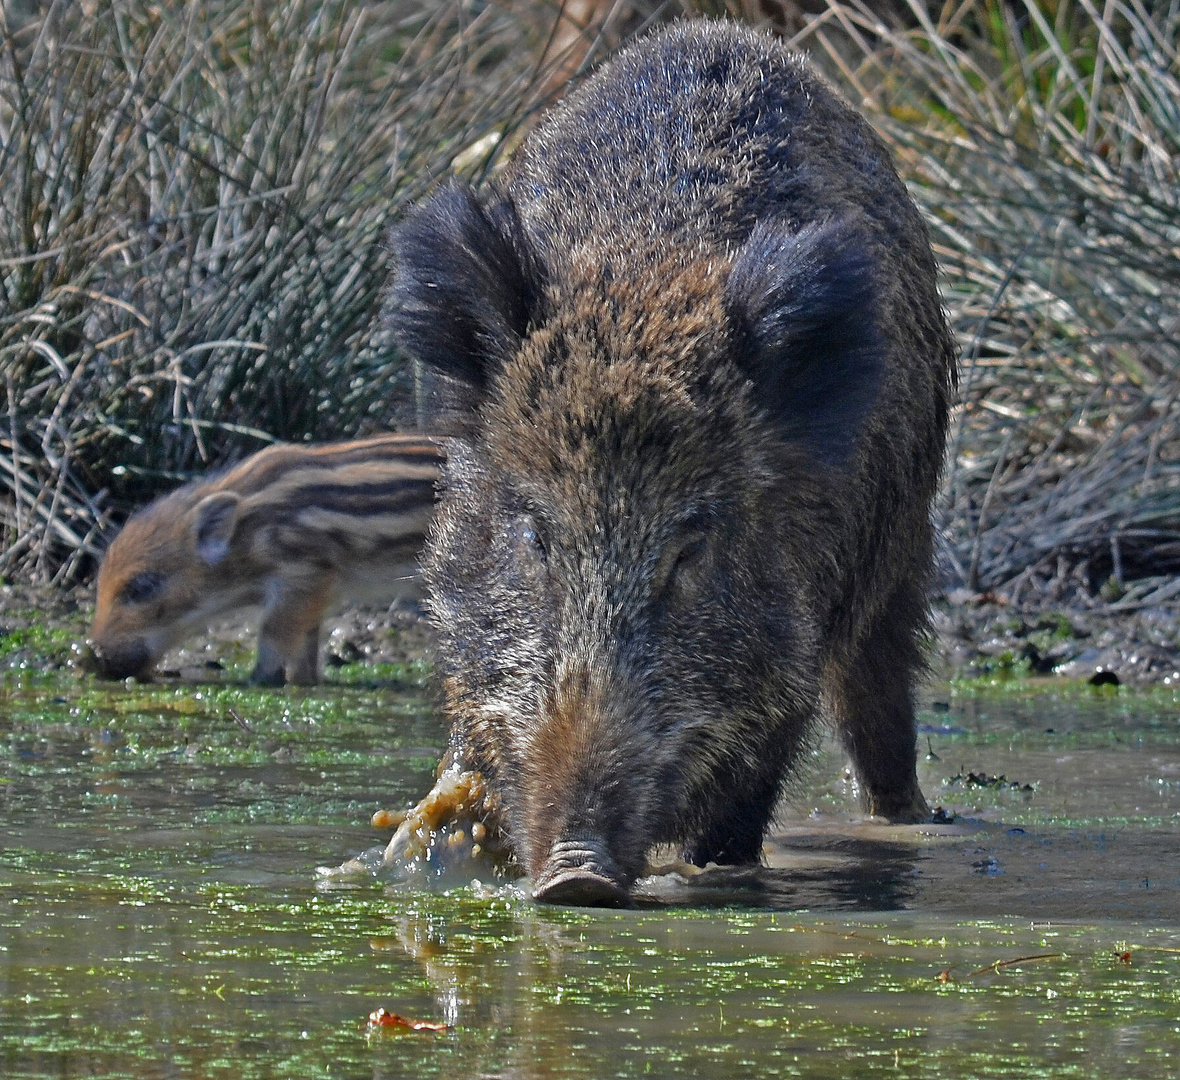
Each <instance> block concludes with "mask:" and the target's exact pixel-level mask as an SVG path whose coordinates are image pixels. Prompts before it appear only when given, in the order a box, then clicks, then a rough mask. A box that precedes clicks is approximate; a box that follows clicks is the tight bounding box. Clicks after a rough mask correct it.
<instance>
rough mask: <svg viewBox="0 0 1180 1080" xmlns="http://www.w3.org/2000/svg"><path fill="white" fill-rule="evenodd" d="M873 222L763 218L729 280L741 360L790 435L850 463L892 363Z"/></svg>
mask: <svg viewBox="0 0 1180 1080" xmlns="http://www.w3.org/2000/svg"><path fill="white" fill-rule="evenodd" d="M878 272H879V270H878V267H877V265H876V263H875V261H874V259H873V257H872V254H871V249H870V243H869V239H868V236H867V235H866V233H865V231H864V227H863V226H862V225H860V224H859V223H857V222H856V221H854V220H849V219H836V220H830V221H827V222H823V223H820V224H813V225H807V226H805V227H804V228H802V229H798V230H796V231H791V230H790V229H789V228H788V227H787V226H786V224H785V223H783V222H777V221H775V222H765V221H764V222H760V223H759V224H758V225H757V226H756V228H755V229H754V232H753V235H751V237H750V239H749V241H747V243H746V245H745V247H744V248H743V249H742V250H741V252H739V254H738V256H737V258H736V260H735V261H734V264H733V266H732V268H731V269H730V273H729V279H728V282H727V286H726V291H727V300H728V304H729V309H730V314H731V317H732V319H733V320H734V322H735V324H736V326H737V329H738V334H739V340H740V345H739V348H740V349H741V363H742V366H743V367H744V369H745V371H746V373H747V374H748V375H749V377H750V379H751V380H752V381H753V383H754V385H755V387H756V388H757V399H758V401H759V402H760V403H761V404H762V405H763V406H764V407H765V408H766V409H767V411H768V412H769V414H770V417H771V419H772V420H773V421H774V422H775V423H776V424H778V425H779V427H780V428H781V429H782V430H783V432H784V434H785V435H786V436H787V437H788V438H790V439H793V440H798V441H799V442H801V443H803V444H804V445H805V446H806V447H807V449H808V450H810V451H811V452H812V453H814V454H815V455H816V456H817V457H819V458H821V459H822V460H824V461H826V462H828V463H830V464H833V465H840V464H843V463H844V462H845V461H846V460H847V458H848V455H849V454H850V453H851V452H852V448H853V445H854V443H855V440H856V433H857V431H858V430H859V427H860V425H861V423H862V421H863V420H864V418H865V416H866V414H867V413H868V412H869V410H870V409H871V408H872V405H873V402H874V401H875V400H876V396H877V391H878V387H879V385H880V382H881V377H882V374H883V372H884V365H885V362H886V342H885V339H884V336H883V335H882V333H881V329H880V326H879V322H878V301H877V289H876V287H875V276H876V274H877V273H878Z"/></svg>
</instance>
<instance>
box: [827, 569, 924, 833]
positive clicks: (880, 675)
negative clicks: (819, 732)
mask: <svg viewBox="0 0 1180 1080" xmlns="http://www.w3.org/2000/svg"><path fill="white" fill-rule="evenodd" d="M925 620H926V604H925V599H924V598H923V595H922V591H921V589H920V588H919V587H918V586H917V585H909V584H907V585H902V586H900V587H899V588H898V589H897V591H896V592H895V593H894V594H893V596H892V598H891V599H890V601H889V603H887V604H886V605H885V607H884V608H883V609H882V611H881V612H880V614H879V615H878V617H877V619H876V620H875V621H874V623H873V625H872V627H871V628H870V630H869V632H868V633H867V634H866V635H865V636H864V638H863V639H862V641H861V642H860V644H859V645H858V647H857V648H856V650H855V652H854V653H853V657H852V662H851V663H850V664H848V665H847V667H844V666H843V665H841V667H840V669H839V670H837V671H835V672H830V673H829V676H830V678H829V696H830V702H831V706H832V710H833V713H834V718H835V721H836V728H837V731H838V732H839V735H840V739H841V742H842V743H843V744H844V749H845V750H846V751H847V753H848V755H849V757H850V758H851V759H852V767H853V769H854V770H855V772H856V777H857V780H858V781H859V783H860V788H861V805H862V806H863V808H864V809H865V810H866V811H867V812H868V813H870V814H876V815H879V816H881V817H885V818H888V819H889V820H890V821H893V822H899V823H910V822H916V821H926V820H928V819H929V817H930V807H929V806H928V805H927V803H926V799H925V797H924V796H923V795H922V790H921V788H919V787H918V774H917V764H916V759H917V724H916V721H915V719H914V703H913V698H912V696H911V693H912V692H911V687H912V685H913V680H914V677H915V675H916V674H917V673H918V672H919V671H920V670H921V669H922V667H923V659H922V651H921V645H920V640H921V639H920V633H921V629H922V627H923V626H924V625H925Z"/></svg>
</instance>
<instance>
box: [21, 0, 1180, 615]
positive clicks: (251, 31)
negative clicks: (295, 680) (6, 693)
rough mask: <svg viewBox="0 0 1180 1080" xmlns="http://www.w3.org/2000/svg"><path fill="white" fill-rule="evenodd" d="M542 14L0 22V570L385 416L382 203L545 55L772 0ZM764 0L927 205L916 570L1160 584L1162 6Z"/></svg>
mask: <svg viewBox="0 0 1180 1080" xmlns="http://www.w3.org/2000/svg"><path fill="white" fill-rule="evenodd" d="M29 6H31V5H26V7H29ZM575 6H576V7H577V11H576V12H575V14H577V18H578V22H579V23H582V24H585V25H586V26H587V27H588V29H587V30H585V31H584V32H583V33H581V34H579V33H575V32H572V31H571V30H570V26H569V21H568V20H566V21H564V22H562V21H560V19H559V16H560V15H561V10H560V5H558V4H546V3H542V2H540V0H537V2H529V3H513V4H509V3H507V2H504V3H481V2H475V0H455V2H448V3H441V4H438V3H426V2H422V3H417V2H408V0H402V2H393V3H369V4H360V5H357V4H346V3H343V2H342V0H335V2H332V0H330V2H328V3H318V2H316V3H313V2H311V0H283V2H281V3H276V4H267V5H258V4H251V3H246V2H245V0H222V2H220V3H217V4H211V5H181V4H164V5H159V4H153V3H149V2H147V0H90V2H89V3H83V4H66V3H54V4H52V5H49V7H48V10H47V11H45V12H42V15H43V16H44V17H39V18H32V19H31V20H30V21H29V22H28V23H26V24H25V25H23V27H18V26H16V25H10V26H9V27H8V29H7V31H6V32H5V36H4V39H3V42H2V43H0V175H2V176H3V178H4V182H3V184H0V370H2V371H3V375H4V384H5V385H4V391H5V394H6V400H5V410H4V411H5V413H6V415H5V416H3V417H0V491H2V492H3V498H4V518H3V524H4V534H3V545H2V554H0V573H3V574H5V575H6V576H9V577H11V576H14V575H15V576H17V577H21V578H25V579H41V580H47V579H54V580H57V581H59V582H67V581H72V580H77V579H79V578H80V577H84V576H85V575H86V574H87V573H88V572H89V570H90V568H91V560H90V558H89V556H90V555H91V554H93V552H94V551H95V550H96V549H97V547H98V545H99V537H100V535H101V533H102V530H103V529H104V528H105V527H106V526H107V525H108V524H109V522H110V521H111V519H112V518H113V517H114V518H117V517H118V516H119V515H120V514H121V513H122V512H123V511H124V510H125V509H126V507H128V506H129V505H131V504H132V503H134V502H136V501H141V500H142V499H144V498H146V497H148V496H149V495H151V494H154V493H156V492H157V491H159V490H161V489H162V488H163V487H166V486H169V485H170V484H171V483H173V482H175V479H176V478H180V477H188V476H190V475H191V474H193V473H194V472H201V471H204V470H205V469H207V468H210V467H214V466H217V465H219V464H221V463H223V462H226V461H228V460H231V459H233V458H235V457H239V456H241V455H242V454H244V453H246V452H249V451H251V450H254V449H257V448H258V447H259V446H260V445H261V444H262V443H263V442H264V441H265V440H268V439H276V438H278V439H324V438H335V437H345V436H348V435H351V434H354V433H358V432H364V431H371V430H378V429H381V428H383V427H386V426H388V425H390V424H392V423H394V422H396V419H397V415H398V408H399V405H398V402H399V401H400V402H402V403H405V402H407V401H412V397H413V394H412V386H410V385H408V384H409V382H410V378H409V373H408V372H407V371H406V370H405V369H404V368H403V366H402V365H401V363H400V362H399V359H398V357H397V355H396V353H395V352H394V350H393V349H392V347H391V345H390V344H389V343H388V342H387V341H385V340H383V338H382V337H381V335H380V334H379V333H377V332H376V331H375V326H374V314H375V311H376V308H377V303H376V297H377V294H378V292H379V290H380V288H381V285H382V281H383V265H382V264H383V255H382V251H381V243H380V237H381V232H382V229H383V227H384V225H385V224H386V222H387V221H388V220H389V218H390V217H391V215H393V214H396V213H397V211H398V209H399V207H401V206H404V205H405V204H406V203H407V202H410V201H413V200H414V199H416V198H418V197H420V196H421V194H422V193H423V192H425V191H426V189H427V188H429V187H430V185H431V184H433V183H434V182H435V181H436V180H437V179H438V178H439V177H440V176H441V175H443V174H444V173H445V171H446V170H447V169H448V168H449V167H450V166H451V164H452V161H453V159H454V158H455V156H456V154H459V153H460V152H461V151H464V150H465V149H468V148H471V147H473V146H474V147H475V150H474V151H469V152H468V153H466V154H465V155H464V156H463V157H461V158H460V165H461V167H462V168H464V169H465V170H467V171H469V172H471V173H474V174H477V175H478V174H479V173H480V172H481V171H482V170H484V169H486V168H487V167H489V165H490V164H491V162H492V161H493V159H494V157H495V155H496V153H497V148H500V149H502V148H503V147H505V146H507V145H510V144H511V141H512V134H513V132H514V131H515V130H516V128H517V127H518V126H519V124H520V123H521V122H522V120H524V119H526V118H527V116H528V115H529V114H530V111H532V110H534V109H535V108H536V107H537V105H538V103H539V102H540V101H541V100H542V99H543V98H544V96H545V95H546V94H548V93H551V92H552V91H553V88H554V86H555V85H556V81H555V79H554V76H553V72H556V71H560V72H563V73H564V72H566V71H572V70H574V69H575V68H577V66H578V65H579V64H580V63H581V62H582V60H583V59H584V58H585V57H587V56H594V57H595V58H600V56H601V54H602V52H603V51H605V44H613V43H614V40H615V39H616V38H618V37H620V36H622V34H623V33H624V32H625V31H630V30H632V29H640V28H642V27H643V26H644V25H646V24H648V23H649V22H650V21H652V20H653V19H658V18H664V17H668V16H669V15H672V14H677V13H680V12H682V11H684V10H689V11H700V10H707V12H708V13H711V14H716V13H719V12H721V11H722V10H731V13H735V14H739V15H746V16H750V14H751V11H753V9H754V8H757V11H758V12H759V13H761V14H762V15H770V16H771V17H772V18H773V17H774V11H771V10H770V9H771V8H773V7H774V5H769V6H768V5H766V4H761V5H758V4H755V5H751V4H750V3H749V2H747V0H733V2H732V3H725V2H722V0H717V2H710V3H704V2H699V3H687V2H686V3H683V4H681V3H669V4H658V3H646V4H644V3H639V2H638V0H637V2H636V3H632V4H618V3H603V4H598V5H595V4H580V5H575ZM782 6H783V5H779V7H782ZM787 6H788V7H790V8H791V13H790V19H789V20H780V25H781V26H782V27H784V28H786V29H787V30H788V32H790V33H791V34H793V36H794V40H795V41H796V43H797V44H799V45H800V46H801V47H803V48H805V49H807V50H808V51H809V52H810V53H811V54H812V55H813V56H814V57H815V58H816V59H817V60H818V61H819V62H820V63H821V64H822V65H823V66H824V67H825V68H826V69H827V70H828V71H829V72H830V73H831V74H832V75H833V78H834V79H836V80H837V81H838V82H839V83H840V84H841V86H842V88H843V90H844V92H845V93H846V94H847V95H848V96H849V97H850V98H851V99H852V100H853V101H855V102H856V103H857V104H859V105H860V106H861V107H862V108H863V109H864V110H865V111H866V112H867V113H868V114H869V116H870V118H871V119H872V121H873V123H874V124H875V126H876V127H877V128H878V130H879V131H881V132H882V133H883V134H884V135H885V136H886V138H887V139H888V140H889V141H890V142H891V144H892V146H893V148H894V150H895V153H896V155H897V158H898V161H899V165H900V167H901V170H902V172H903V174H904V175H905V176H906V178H907V180H908V181H909V182H910V184H911V188H912V190H913V191H914V193H915V195H916V196H917V197H918V199H919V200H920V201H921V202H922V204H923V205H924V207H925V208H926V210H927V212H928V218H929V220H930V222H931V225H932V228H933V234H934V239H935V243H936V246H937V249H938V255H939V258H940V261H941V263H942V267H943V271H944V289H945V294H946V298H947V303H948V307H949V309H950V312H951V317H952V320H953V322H954V325H955V328H956V331H957V333H958V336H959V339H960V341H961V343H962V347H963V370H962V401H963V403H962V406H961V407H960V409H959V412H958V414H957V417H956V421H955V428H954V432H953V448H952V454H951V457H950V461H949V465H948V471H947V484H946V489H945V499H944V506H943V513H944V526H945V528H944V536H945V544H944V556H945V560H944V562H945V574H944V585H945V587H946V588H947V589H948V590H951V591H952V592H953V590H954V589H956V588H960V589H967V590H970V591H971V592H972V593H985V594H988V595H991V596H999V597H1002V598H1003V599H1004V600H1005V601H1006V602H1008V603H1012V604H1015V605H1019V606H1023V607H1029V608H1037V607H1058V608H1062V607H1064V608H1078V609H1085V610H1089V611H1092V612H1103V611H1133V610H1139V609H1142V608H1145V607H1153V606H1161V605H1162V606H1169V607H1173V608H1174V607H1176V606H1177V605H1180V578H1178V577H1177V572H1178V571H1180V430H1178V426H1180V344H1178V341H1180V183H1178V181H1180V177H1178V175H1177V172H1178V169H1180V56H1178V53H1177V44H1176V43H1177V38H1178V31H1180V0H1165V2H1163V3H1157V4H1154V5H1151V6H1148V5H1147V4H1146V3H1144V2H1143V0H1102V2H1101V3H1098V2H1097V0H1042V2H1039V3H1037V2H1034V0H947V3H945V4H941V5H939V4H937V3H921V2H919V0H912V2H910V3H908V4H907V3H906V2H905V0H899V2H898V3H896V4H891V5H887V6H885V7H883V6H882V5H878V4H869V3H863V2H854V3H836V2H831V3H828V4H826V5H825V4H823V3H808V4H797V5H787ZM10 10H11V9H10ZM883 10H888V11H889V12H890V16H889V18H888V19H887V20H886V19H883V18H882V17H881V16H880V15H879V14H878V13H879V12H880V11H883ZM604 21H606V23H607V31H606V33H605V35H604V34H603V33H602V32H601V30H602V24H603V22H604ZM481 140H482V141H481ZM401 407H403V408H404V404H403V405H402V406H401Z"/></svg>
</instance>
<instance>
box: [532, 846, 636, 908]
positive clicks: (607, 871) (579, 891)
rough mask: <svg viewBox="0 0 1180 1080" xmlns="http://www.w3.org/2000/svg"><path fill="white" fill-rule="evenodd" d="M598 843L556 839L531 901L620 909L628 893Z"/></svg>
mask: <svg viewBox="0 0 1180 1080" xmlns="http://www.w3.org/2000/svg"><path fill="white" fill-rule="evenodd" d="M619 876H620V875H619V871H618V869H617V868H616V866H615V863H614V860H613V859H612V858H611V857H610V853H609V852H608V851H607V850H606V845H605V844H604V843H603V842H602V841H601V840H585V839H579V840H559V841H558V842H557V843H556V844H554V845H553V848H552V850H550V852H549V859H548V861H547V862H546V863H545V867H544V869H543V870H542V871H541V873H540V874H538V875H537V878H536V881H535V882H534V883H533V899H535V900H541V901H543V902H544V903H546V904H570V905H574V906H578V907H621V906H624V905H626V904H627V903H628V902H629V900H630V894H629V893H628V892H627V890H626V889H625V888H624V887H623V886H622V885H621V884H620V883H619Z"/></svg>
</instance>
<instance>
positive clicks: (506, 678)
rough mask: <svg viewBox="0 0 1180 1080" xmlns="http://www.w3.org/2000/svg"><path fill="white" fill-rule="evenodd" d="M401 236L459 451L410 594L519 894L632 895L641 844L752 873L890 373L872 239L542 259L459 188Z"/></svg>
mask: <svg viewBox="0 0 1180 1080" xmlns="http://www.w3.org/2000/svg"><path fill="white" fill-rule="evenodd" d="M391 245H392V248H393V254H394V257H395V261H396V274H395V278H394V281H393V284H392V287H391V290H390V294H389V297H388V302H387V318H388V321H389V324H390V326H391V327H392V329H393V330H394V332H395V334H396V335H397V336H398V339H399V340H400V343H401V344H402V345H403V346H404V347H405V348H406V349H407V350H408V351H409V352H410V353H411V354H412V355H413V356H415V357H417V358H418V359H420V360H422V361H424V362H425V363H427V364H428V365H431V366H432V367H433V368H434V369H435V371H436V372H437V373H438V374H439V375H440V376H442V390H441V392H440V398H439V402H438V404H437V411H436V414H435V417H434V420H435V423H436V424H439V425H442V424H444V423H445V424H447V425H449V431H450V436H451V437H450V441H449V444H448V466H447V482H446V489H445V492H444V496H443V501H442V504H441V507H440V512H439V517H438V519H437V523H436V528H435V532H434V535H433V537H432V540H431V544H430V547H429V550H428V556H427V582H428V586H429V589H430V594H431V605H432V610H433V616H434V619H435V621H436V622H437V624H438V628H439V632H440V653H441V666H442V670H443V673H444V680H445V690H446V697H447V707H448V711H449V713H450V715H451V719H452V723H453V736H452V739H453V752H454V753H455V754H456V755H458V756H459V757H460V758H461V759H462V760H463V761H464V762H465V763H466V764H468V765H470V766H472V767H476V768H479V769H481V770H482V771H484V772H485V773H486V774H487V776H488V779H489V781H490V782H491V783H492V784H493V785H494V787H495V788H496V789H497V790H498V792H499V793H500V796H501V798H502V800H503V803H504V806H505V808H506V811H507V816H508V824H509V830H510V834H511V836H512V838H513V843H514V846H515V849H516V852H517V854H518V856H519V858H520V860H521V862H522V863H523V864H524V867H525V869H526V870H527V871H528V873H529V874H530V875H531V877H532V879H533V883H534V890H535V895H536V896H537V897H538V898H540V899H544V900H550V901H555V902H572V903H591V904H593V903H618V902H623V901H625V900H626V898H627V896H628V894H629V890H630V888H631V886H632V884H633V883H634V881H635V879H636V878H637V877H638V876H639V875H640V874H641V873H642V871H643V868H644V866H645V858H646V856H647V853H648V851H649V850H650V849H651V848H652V846H653V845H657V844H661V843H668V842H673V843H679V844H681V845H683V847H684V850H685V852H686V854H687V856H688V857H689V858H692V859H694V860H695V861H698V862H704V861H706V860H715V861H729V862H739V861H749V860H752V859H756V858H757V857H758V853H759V851H760V848H761V837H762V833H763V830H764V829H765V826H766V824H767V818H768V816H769V812H770V811H769V809H767V808H768V807H769V806H770V805H771V803H772V802H773V795H774V793H776V792H777V790H778V787H779V785H780V784H781V782H782V779H783V776H784V774H785V772H786V771H787V769H788V768H789V766H790V764H791V761H792V759H793V758H794V757H795V756H796V755H797V753H798V750H799V747H800V745H801V742H802V741H803V740H804V738H805V737H806V733H807V729H808V720H809V718H810V717H811V715H812V713H813V712H814V709H815V705H816V700H817V697H818V682H819V677H820V672H819V670H818V668H819V663H818V661H817V659H816V649H817V640H818V637H819V635H820V634H821V633H822V631H823V627H822V626H820V625H818V624H817V623H818V620H817V618H816V616H815V612H816V611H817V610H818V607H817V604H816V602H815V597H816V595H817V594H822V593H823V592H824V590H825V588H829V586H828V584H827V583H828V579H829V578H830V576H831V575H832V573H833V565H834V561H835V560H834V559H833V553H832V552H831V551H830V550H825V545H828V544H829V542H828V540H827V539H826V538H827V537H828V536H830V535H832V530H831V528H830V527H829V526H830V523H831V521H832V518H833V515H837V516H838V515H839V514H841V513H842V512H843V511H842V509H841V497H840V491H841V487H840V485H841V484H842V483H844V482H845V480H844V476H845V472H844V470H843V469H842V468H841V465H842V463H843V462H844V460H845V458H846V457H847V456H848V455H849V454H850V453H851V452H852V447H853V442H854V437H855V433H856V430H857V427H858V424H859V423H860V422H861V420H862V418H863V415H864V413H865V411H866V410H867V409H868V408H869V406H870V404H871V401H872V397H873V392H874V387H875V385H876V382H877V379H878V369H879V367H880V363H881V360H880V356H881V350H880V348H879V346H878V339H877V333H876V330H875V325H874V319H873V305H872V302H871V287H870V277H871V267H870V261H871V260H870V248H869V245H868V243H867V241H866V240H865V237H864V234H863V232H862V231H861V230H860V229H859V228H858V227H857V225H856V224H855V222H852V221H849V220H848V219H843V220H833V221H829V222H826V223H821V224H818V225H813V226H810V227H805V228H801V229H800V228H795V229H794V230H792V229H790V228H788V227H787V226H786V225H785V224H782V223H777V222H771V223H766V224H759V225H757V226H756V227H754V229H753V231H752V232H747V234H746V236H745V237H744V239H740V240H739V242H735V243H733V244H731V245H729V246H728V247H726V248H722V249H719V250H709V249H707V248H704V249H701V250H696V249H693V250H687V251H686V250H683V246H681V247H668V246H667V245H665V246H662V247H661V246H660V245H659V244H655V245H653V248H652V250H650V251H647V252H640V253H635V252H628V253H626V254H625V256H619V255H617V254H616V253H614V252H612V251H611V249H610V247H609V245H600V246H597V247H593V248H590V249H587V250H583V251H579V252H561V251H556V250H549V249H547V248H546V245H545V243H544V238H543V237H530V236H529V235H528V234H527V230H526V229H525V228H524V227H523V225H522V224H521V221H520V220H519V218H518V215H517V212H516V211H515V209H514V206H513V203H512V201H511V199H510V198H509V197H508V196H506V195H502V196H500V197H499V198H498V199H497V200H496V201H493V202H490V203H489V204H488V205H486V206H485V205H483V204H481V203H480V201H479V200H478V199H477V198H476V196H475V195H473V194H472V193H471V192H470V191H467V190H465V189H461V188H457V187H452V188H449V189H447V190H444V191H443V192H441V193H440V194H439V195H437V196H436V197H435V199H434V200H433V201H432V202H431V203H429V204H427V205H426V206H425V207H423V208H422V209H420V210H418V211H417V212H416V213H415V215H413V216H412V217H411V218H410V219H409V220H408V221H406V222H405V223H404V224H403V225H402V226H401V227H400V228H398V229H397V230H395V231H394V232H393V233H392V235H391ZM836 531H837V532H839V530H836ZM829 546H830V545H829Z"/></svg>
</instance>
